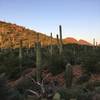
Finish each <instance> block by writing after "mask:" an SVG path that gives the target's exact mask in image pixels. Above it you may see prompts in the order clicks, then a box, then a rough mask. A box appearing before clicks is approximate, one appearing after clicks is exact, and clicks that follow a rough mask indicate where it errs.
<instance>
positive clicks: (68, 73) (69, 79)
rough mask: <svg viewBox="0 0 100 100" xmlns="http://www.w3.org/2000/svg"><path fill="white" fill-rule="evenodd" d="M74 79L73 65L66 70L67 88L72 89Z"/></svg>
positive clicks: (68, 65) (69, 65) (67, 66)
mask: <svg viewBox="0 0 100 100" xmlns="http://www.w3.org/2000/svg"><path fill="white" fill-rule="evenodd" d="M72 78H73V73H72V66H71V64H69V63H68V64H67V65H66V69H65V82H66V88H70V87H71V85H72Z"/></svg>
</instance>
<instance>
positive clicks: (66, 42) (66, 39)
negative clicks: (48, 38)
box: [64, 37, 92, 45]
mask: <svg viewBox="0 0 100 100" xmlns="http://www.w3.org/2000/svg"><path fill="white" fill-rule="evenodd" d="M68 43H76V44H80V45H92V44H91V43H89V42H87V41H86V40H82V39H80V40H79V41H78V40H76V39H75V38H72V37H67V38H65V39H64V44H68Z"/></svg>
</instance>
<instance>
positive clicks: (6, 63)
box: [0, 23, 100, 100]
mask: <svg viewBox="0 0 100 100" xmlns="http://www.w3.org/2000/svg"><path fill="white" fill-rule="evenodd" d="M3 25H4V23H3ZM8 26H9V25H8ZM8 26H7V27H8ZM15 26H16V25H15ZM13 27H14V26H13ZM9 30H10V29H9ZM19 30H21V29H20V28H19ZM23 30H24V31H22V30H21V31H22V33H23V34H24V33H25V29H24V28H23ZM13 31H15V30H14V29H12V33H13ZM29 32H31V31H29ZM16 33H17V32H16ZM16 33H15V34H16ZM1 34H2V32H1ZM9 34H10V33H9ZM30 34H31V33H30ZM34 34H35V40H34V38H33V41H35V42H34V43H33V44H34V45H33V44H30V45H28V47H27V46H26V45H25V44H26V43H25V41H26V40H23V39H19V40H18V47H17V46H16V45H15V43H14V46H12V47H11V44H12V43H11V42H8V40H6V37H5V38H4V39H3V40H4V41H1V48H0V91H1V92H0V97H1V98H2V100H100V74H99V73H100V47H99V46H94V45H80V44H77V43H71V44H65V43H63V40H62V27H61V25H60V26H59V35H57V38H55V39H54V38H53V37H52V33H51V36H50V37H48V38H46V39H45V38H44V40H46V42H47V41H49V45H43V43H44V42H43V41H42V40H41V34H40V33H37V32H35V33H34ZM2 35H4V34H2ZM3 37H4V36H3ZM45 37H46V36H45ZM48 39H49V40H48ZM29 40H30V39H29ZM9 41H10V40H9ZM33 41H32V42H33ZM46 42H45V43H46ZM6 43H8V44H9V43H11V44H9V47H8V44H7V48H5V46H4V45H6ZM3 46H4V47H3Z"/></svg>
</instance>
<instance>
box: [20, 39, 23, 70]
mask: <svg viewBox="0 0 100 100" xmlns="http://www.w3.org/2000/svg"><path fill="white" fill-rule="evenodd" d="M22 44H23V43H22V40H20V47H19V67H20V71H22Z"/></svg>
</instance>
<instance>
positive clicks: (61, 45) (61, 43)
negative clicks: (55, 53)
mask: <svg viewBox="0 0 100 100" xmlns="http://www.w3.org/2000/svg"><path fill="white" fill-rule="evenodd" d="M59 33H60V47H59V53H60V54H62V51H63V41H62V27H61V25H59Z"/></svg>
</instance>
